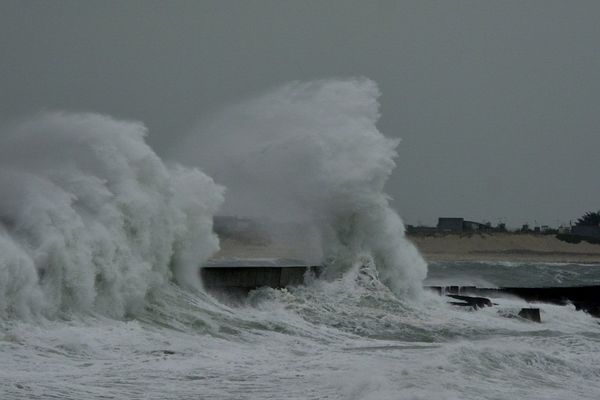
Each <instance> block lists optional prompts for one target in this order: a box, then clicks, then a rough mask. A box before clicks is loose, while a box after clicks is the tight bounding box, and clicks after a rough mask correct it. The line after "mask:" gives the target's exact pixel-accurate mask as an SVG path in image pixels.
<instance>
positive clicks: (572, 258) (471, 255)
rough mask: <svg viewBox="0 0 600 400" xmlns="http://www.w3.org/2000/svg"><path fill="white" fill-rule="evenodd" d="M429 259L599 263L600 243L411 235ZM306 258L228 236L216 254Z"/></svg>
mask: <svg viewBox="0 0 600 400" xmlns="http://www.w3.org/2000/svg"><path fill="white" fill-rule="evenodd" d="M408 238H409V239H410V240H411V241H412V242H413V243H414V244H415V245H416V246H417V248H418V249H419V250H420V251H421V253H422V254H423V256H424V257H425V259H426V260H427V261H529V262H574V263H600V245H598V244H590V243H586V242H581V243H578V244H572V243H566V242H562V241H560V240H558V239H556V238H555V237H554V236H553V235H533V234H514V233H492V234H470V235H459V234H443V235H442V234H436V235H430V236H426V235H410V236H409V237H408ZM232 257H239V258H265V257H273V258H297V259H306V257H305V255H303V254H301V252H300V251H299V250H298V249H294V248H293V246H289V245H288V246H286V245H282V244H274V243H249V242H247V241H242V240H236V239H233V238H225V239H222V240H221V250H220V251H219V252H218V253H217V254H216V255H215V258H232Z"/></svg>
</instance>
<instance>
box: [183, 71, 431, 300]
mask: <svg viewBox="0 0 600 400" xmlns="http://www.w3.org/2000/svg"><path fill="white" fill-rule="evenodd" d="M378 96H379V90H378V88H377V86H376V84H375V83H374V82H372V81H370V80H368V79H350V80H322V81H314V82H308V83H299V82H294V83H289V84H286V85H284V86H282V87H279V88H277V89H275V90H272V91H270V92H268V93H266V94H264V95H262V96H260V97H258V98H256V99H252V100H249V101H245V102H242V103H240V104H238V105H236V106H234V107H231V108H229V109H227V110H225V111H224V112H223V113H222V114H220V115H218V116H216V117H215V118H213V119H212V120H211V121H209V122H207V123H204V124H202V125H201V126H200V127H199V128H198V129H197V131H196V132H194V134H193V135H190V137H189V138H188V139H187V140H186V141H185V142H184V143H183V144H182V145H181V146H180V147H178V148H177V149H175V152H174V154H176V155H177V156H178V157H179V158H181V159H184V160H185V161H186V162H188V163H194V162H197V163H201V165H202V166H203V167H204V168H206V170H207V171H208V172H209V173H210V174H211V175H212V176H214V177H215V179H216V180H217V181H219V182H223V183H224V184H225V185H226V186H227V188H228V197H227V199H226V202H225V205H224V210H225V212H228V213H230V214H237V215H245V216H250V217H255V218H260V219H262V220H268V221H276V222H293V223H295V225H292V226H295V227H297V229H296V230H295V232H294V233H295V235H293V237H292V238H291V239H290V241H291V242H293V243H292V245H293V246H296V247H298V246H300V245H302V244H304V243H309V244H310V246H307V247H306V249H305V254H304V256H305V258H310V257H309V256H310V255H312V256H314V257H316V258H318V259H319V261H324V262H325V263H326V264H327V265H328V266H329V268H328V273H329V274H332V275H339V274H341V273H343V272H344V271H346V270H349V269H350V268H352V266H353V265H354V264H355V263H356V262H363V263H364V262H367V263H368V262H373V263H374V264H375V265H377V270H378V274H379V277H380V279H382V281H383V282H385V283H386V285H388V286H389V287H390V288H391V289H392V290H393V291H394V292H395V293H396V294H407V293H408V294H417V293H419V292H420V289H421V282H422V280H423V279H424V278H425V275H426V270H427V267H426V263H425V262H424V260H423V259H422V257H421V256H420V255H419V253H418V251H417V250H416V248H415V247H414V246H413V245H412V244H411V243H410V242H409V241H407V240H406V238H405V235H404V225H403V223H402V220H401V219H400V217H399V216H398V214H397V213H396V212H395V211H394V210H393V209H392V208H391V207H390V204H389V197H388V196H387V194H386V193H385V191H384V186H385V183H386V181H387V179H388V178H389V176H390V174H391V173H392V171H393V169H394V168H395V163H394V158H395V157H396V156H397V154H396V150H395V149H396V146H397V145H398V140H396V139H390V138H387V137H385V136H384V135H382V134H381V132H379V131H378V129H377V127H376V122H377V120H378V118H379V111H378V108H379V104H378V101H377V98H378ZM300 227H304V229H303V230H304V231H303V232H302V234H299V233H298V231H299V230H301V228H300ZM280 234H281V232H278V233H277V235H280ZM287 234H289V232H287ZM301 236H302V237H304V238H305V237H306V236H309V237H310V238H311V240H304V239H303V238H302V237H301ZM365 260H366V261H365ZM369 260H370V261H369Z"/></svg>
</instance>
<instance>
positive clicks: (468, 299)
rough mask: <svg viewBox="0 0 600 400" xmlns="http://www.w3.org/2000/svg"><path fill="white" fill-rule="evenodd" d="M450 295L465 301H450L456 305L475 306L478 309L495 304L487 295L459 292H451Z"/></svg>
mask: <svg viewBox="0 0 600 400" xmlns="http://www.w3.org/2000/svg"><path fill="white" fill-rule="evenodd" d="M448 297H452V298H453V299H456V300H461V301H463V303H459V302H456V301H452V302H450V304H453V305H455V306H464V307H473V308H474V309H478V308H483V307H491V306H492V305H493V303H492V301H491V300H490V299H488V298H486V297H475V296H462V295H458V294H449V295H448Z"/></svg>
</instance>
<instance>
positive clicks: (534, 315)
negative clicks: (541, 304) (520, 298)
mask: <svg viewBox="0 0 600 400" xmlns="http://www.w3.org/2000/svg"><path fill="white" fill-rule="evenodd" d="M519 317H521V318H525V319H528V320H530V321H533V322H542V318H541V317H540V309H539V308H521V311H519Z"/></svg>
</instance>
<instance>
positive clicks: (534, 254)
mask: <svg viewBox="0 0 600 400" xmlns="http://www.w3.org/2000/svg"><path fill="white" fill-rule="evenodd" d="M409 239H410V240H411V241H412V242H413V243H414V244H415V245H416V246H417V247H418V248H419V250H420V251H421V253H422V254H423V256H424V257H425V259H426V260H427V261H531V262H573V263H600V245H598V244H592V243H587V242H580V243H567V242H563V241H561V240H559V239H557V238H556V237H555V236H554V235H539V234H527V233H523V234H521V233H472V234H439V233H438V234H433V235H419V234H417V235H409Z"/></svg>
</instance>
